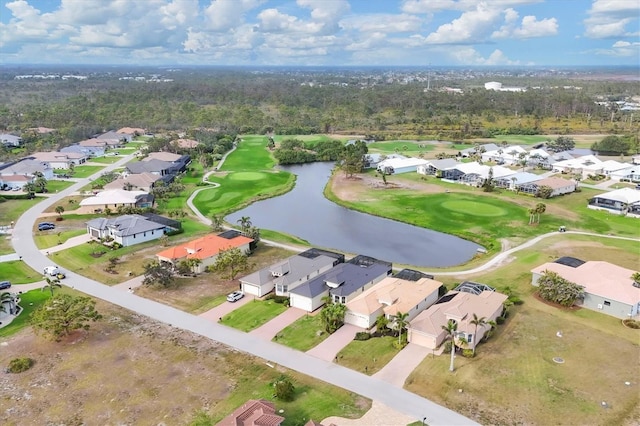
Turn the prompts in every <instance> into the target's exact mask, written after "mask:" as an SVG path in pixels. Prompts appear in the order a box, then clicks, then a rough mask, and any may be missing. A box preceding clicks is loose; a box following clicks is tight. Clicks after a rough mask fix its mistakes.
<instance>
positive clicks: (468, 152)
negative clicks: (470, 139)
mask: <svg viewBox="0 0 640 426" xmlns="http://www.w3.org/2000/svg"><path fill="white" fill-rule="evenodd" d="M499 149H500V147H499V146H498V145H496V144H495V143H486V144H484V145H479V146H478V151H479V152H489V151H497V150H499ZM503 149H504V148H503ZM475 154H476V147H475V146H474V147H472V148H467V149H463V150H462V151H460V152H459V153H458V157H462V158H469V157H472V156H474V155H475Z"/></svg>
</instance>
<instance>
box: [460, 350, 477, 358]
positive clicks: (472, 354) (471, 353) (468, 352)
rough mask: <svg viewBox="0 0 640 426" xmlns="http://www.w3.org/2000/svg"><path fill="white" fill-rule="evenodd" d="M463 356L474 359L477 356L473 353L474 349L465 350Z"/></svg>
mask: <svg viewBox="0 0 640 426" xmlns="http://www.w3.org/2000/svg"><path fill="white" fill-rule="evenodd" d="M462 356H463V357H465V358H473V357H474V356H476V354H475V353H474V352H473V349H463V350H462Z"/></svg>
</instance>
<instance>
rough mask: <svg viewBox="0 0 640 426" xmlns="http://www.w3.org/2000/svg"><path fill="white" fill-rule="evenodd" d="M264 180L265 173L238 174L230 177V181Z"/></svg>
mask: <svg viewBox="0 0 640 426" xmlns="http://www.w3.org/2000/svg"><path fill="white" fill-rule="evenodd" d="M264 178H265V175H264V173H260V172H236V173H232V174H231V175H230V176H229V179H232V180H261V179H264Z"/></svg>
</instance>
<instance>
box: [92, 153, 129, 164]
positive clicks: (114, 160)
mask: <svg viewBox="0 0 640 426" xmlns="http://www.w3.org/2000/svg"><path fill="white" fill-rule="evenodd" d="M121 159H122V157H119V156H117V155H115V156H113V157H96V158H92V159H91V160H89V161H90V162H91V163H100V164H113V163H117V162H118V161H119V160H121Z"/></svg>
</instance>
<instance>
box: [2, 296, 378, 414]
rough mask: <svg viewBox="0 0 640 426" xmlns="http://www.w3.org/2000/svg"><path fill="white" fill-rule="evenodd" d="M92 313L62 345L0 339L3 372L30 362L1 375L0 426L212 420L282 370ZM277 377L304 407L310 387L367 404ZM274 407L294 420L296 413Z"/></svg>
mask: <svg viewBox="0 0 640 426" xmlns="http://www.w3.org/2000/svg"><path fill="white" fill-rule="evenodd" d="M98 309H99V310H100V311H101V313H102V314H103V315H104V319H103V320H102V321H100V322H98V323H95V324H93V325H92V327H91V329H90V330H89V331H88V332H86V333H85V332H77V333H75V334H74V335H72V336H70V337H69V338H68V339H66V340H65V341H63V342H60V343H53V342H48V341H45V340H43V339H42V338H40V337H37V336H34V335H33V333H32V332H31V331H30V330H25V331H23V332H22V333H20V334H18V335H16V336H15V337H13V338H11V339H9V340H6V341H4V342H3V343H6V344H3V346H2V347H1V349H0V366H1V367H2V368H3V369H4V368H5V367H6V366H7V365H8V363H9V360H11V359H13V358H16V357H23V356H28V357H31V358H33V359H34V360H35V365H34V366H33V368H31V369H30V370H28V371H26V372H23V373H20V374H7V373H4V372H2V373H0V401H2V403H1V404H0V405H1V407H2V409H1V410H0V424H3V425H25V424H28V425H45V424H52V425H53V424H55V425H60V424H64V425H81V424H84V425H158V424H166V425H183V424H189V423H190V422H191V421H192V420H193V419H194V416H195V415H196V413H198V412H200V413H207V414H208V415H209V416H210V417H209V418H210V419H212V420H213V421H214V422H215V421H217V420H216V419H218V420H219V419H220V418H222V417H224V416H225V415H227V414H228V413H229V412H231V411H233V409H235V408H236V407H237V406H239V405H241V404H242V402H244V401H245V400H246V399H249V398H251V397H252V396H253V395H254V394H255V395H258V396H257V397H265V391H266V392H269V391H268V389H269V383H271V382H272V381H273V380H275V378H276V377H277V376H279V375H280V374H282V373H283V372H285V371H284V370H282V369H280V368H275V369H271V368H268V367H266V366H265V365H264V361H263V360H260V359H256V358H254V357H251V356H249V355H245V354H243V353H239V352H236V351H233V350H231V349H229V348H227V347H225V346H222V345H220V344H218V343H216V342H213V341H210V340H209V339H205V338H202V337H200V336H198V335H194V334H191V333H188V332H184V331H181V330H177V329H174V328H171V327H170V326H168V325H164V324H160V323H157V322H155V321H152V320H149V319H147V318H144V317H141V316H138V315H135V314H132V313H130V312H128V311H125V310H123V309H120V308H117V307H113V306H111V305H107V304H105V303H102V302H99V303H98ZM286 374H287V375H289V376H290V377H292V380H293V381H294V383H296V386H297V387H299V388H301V389H306V391H305V393H304V394H303V395H300V396H299V397H297V398H296V399H297V400H298V404H302V405H304V404H305V401H308V402H307V404H308V405H313V404H314V401H309V400H308V399H305V398H308V396H307V394H308V393H312V392H311V389H313V392H316V393H320V394H323V395H336V396H337V397H338V398H341V401H343V402H344V404H345V407H347V408H348V409H347V410H344V412H345V413H346V414H348V415H349V414H350V415H351V416H353V417H359V416H360V415H362V414H363V413H364V411H366V409H367V408H368V407H369V402H368V401H367V400H365V399H364V398H360V397H357V396H355V395H353V394H350V393H348V392H345V391H343V390H341V389H337V388H334V387H331V386H329V385H326V384H324V383H319V382H316V381H314V380H313V379H311V378H309V377H306V376H302V375H299V374H297V373H294V372H286ZM294 403H295V402H294ZM315 403H317V401H315ZM276 405H277V406H280V405H281V404H279V403H276ZM336 406H337V404H336ZM283 408H285V409H286V410H287V412H289V413H293V408H297V407H290V406H283ZM330 411H331V410H330ZM337 411H343V410H337ZM306 412H307V413H309V411H308V410H307V411H306ZM331 415H342V414H340V413H339V412H335V413H333V414H331ZM307 416H308V414H307ZM201 424H207V423H201Z"/></svg>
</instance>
